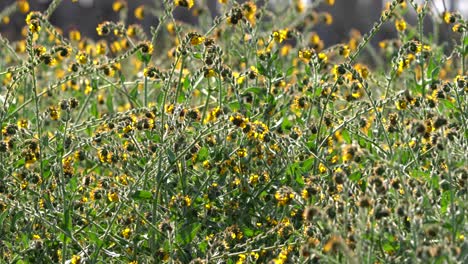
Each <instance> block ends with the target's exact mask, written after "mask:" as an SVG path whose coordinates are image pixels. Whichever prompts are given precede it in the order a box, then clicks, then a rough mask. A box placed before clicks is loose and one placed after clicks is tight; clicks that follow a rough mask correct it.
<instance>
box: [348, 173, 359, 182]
mask: <svg viewBox="0 0 468 264" xmlns="http://www.w3.org/2000/svg"><path fill="white" fill-rule="evenodd" d="M361 177H362V174H361V172H359V171H356V172H353V173H352V174H351V175H349V177H348V178H349V179H350V180H351V181H354V182H358V181H359V180H360V179H361Z"/></svg>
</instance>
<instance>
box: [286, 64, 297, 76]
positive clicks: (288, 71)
mask: <svg viewBox="0 0 468 264" xmlns="http://www.w3.org/2000/svg"><path fill="white" fill-rule="evenodd" d="M294 69H296V67H294V66H291V67H289V69H288V70H287V71H286V76H291V75H292V74H293V72H294Z"/></svg>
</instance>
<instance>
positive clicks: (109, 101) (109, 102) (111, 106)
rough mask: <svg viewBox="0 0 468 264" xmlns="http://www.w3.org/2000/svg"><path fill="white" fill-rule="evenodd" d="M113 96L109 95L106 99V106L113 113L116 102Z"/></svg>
mask: <svg viewBox="0 0 468 264" xmlns="http://www.w3.org/2000/svg"><path fill="white" fill-rule="evenodd" d="M112 98H113V97H112V96H107V99H106V106H107V111H109V113H112V112H114V103H113V101H112Z"/></svg>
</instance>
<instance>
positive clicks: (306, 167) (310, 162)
mask: <svg viewBox="0 0 468 264" xmlns="http://www.w3.org/2000/svg"><path fill="white" fill-rule="evenodd" d="M312 166H314V159H313V158H310V159H306V160H304V161H303V162H302V170H304V172H307V171H310V170H311V169H312Z"/></svg>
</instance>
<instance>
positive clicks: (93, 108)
mask: <svg viewBox="0 0 468 264" xmlns="http://www.w3.org/2000/svg"><path fill="white" fill-rule="evenodd" d="M90 112H91V114H92V115H93V116H94V117H95V118H98V117H99V112H98V107H97V102H96V101H93V103H92V104H91V109H90Z"/></svg>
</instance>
